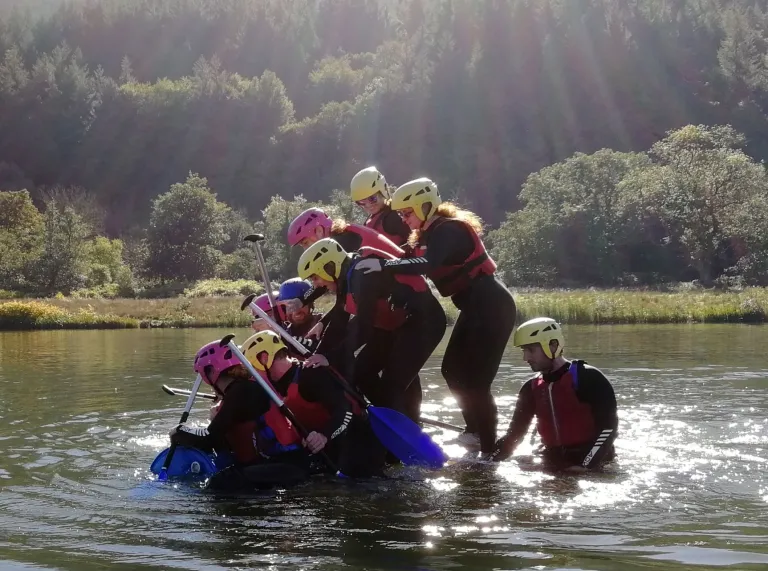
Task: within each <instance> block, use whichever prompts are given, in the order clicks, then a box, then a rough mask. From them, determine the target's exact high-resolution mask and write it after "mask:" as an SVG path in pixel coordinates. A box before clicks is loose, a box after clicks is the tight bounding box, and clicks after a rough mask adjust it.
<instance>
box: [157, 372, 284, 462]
mask: <svg viewBox="0 0 768 571" xmlns="http://www.w3.org/2000/svg"><path fill="white" fill-rule="evenodd" d="M270 404H271V401H270V400H269V397H268V396H267V394H266V393H265V392H264V390H263V389H262V388H261V387H260V386H259V385H258V383H256V382H254V381H251V380H249V379H236V380H234V381H232V382H231V383H230V384H229V386H228V387H227V389H226V391H225V392H224V397H223V398H222V400H221V405H220V406H219V410H218V412H217V414H216V416H215V417H214V418H213V420H212V421H211V422H210V424H209V425H208V427H207V428H191V427H189V426H186V425H184V424H182V425H180V426H179V429H178V431H177V432H176V434H174V435H173V437H172V438H171V442H175V443H176V444H177V445H179V446H188V447H191V448H198V449H200V450H203V451H206V452H210V451H212V450H217V451H223V450H227V451H229V450H230V449H231V447H232V446H231V444H232V443H231V442H230V441H229V440H228V439H227V437H228V435H231V433H232V431H233V429H235V427H236V426H237V425H240V424H244V423H255V422H256V421H257V420H258V419H259V418H260V417H261V416H262V415H263V414H264V413H266V412H267V411H268V410H269V407H270ZM244 448H247V446H244ZM257 454H258V451H256V450H255V449H254V451H253V456H252V458H248V456H249V454H242V455H241V457H240V458H236V462H238V463H240V464H248V463H250V462H252V461H255V460H256V459H257Z"/></svg>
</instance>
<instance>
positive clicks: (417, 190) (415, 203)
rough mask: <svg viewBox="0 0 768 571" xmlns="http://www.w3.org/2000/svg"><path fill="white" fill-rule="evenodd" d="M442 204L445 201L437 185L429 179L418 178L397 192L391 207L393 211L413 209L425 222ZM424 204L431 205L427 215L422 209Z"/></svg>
mask: <svg viewBox="0 0 768 571" xmlns="http://www.w3.org/2000/svg"><path fill="white" fill-rule="evenodd" d="M442 203H443V199H442V198H440V192H438V190H437V185H436V184H435V183H434V182H432V181H431V180H430V179H428V178H417V179H416V180H412V181H410V182H406V183H405V184H404V185H402V186H401V187H400V188H398V189H397V190H396V191H395V193H394V194H393V195H392V204H391V206H392V210H403V209H405V208H413V211H414V212H415V213H416V216H418V217H419V220H421V221H422V222H424V221H425V220H427V218H429V217H430V216H432V215H433V214H434V213H435V212H436V211H437V207H438V206H440V205H441V204H442ZM424 204H429V205H430V208H429V212H428V213H427V214H426V215H425V214H424V212H423V210H422V208H421V207H422V205H424Z"/></svg>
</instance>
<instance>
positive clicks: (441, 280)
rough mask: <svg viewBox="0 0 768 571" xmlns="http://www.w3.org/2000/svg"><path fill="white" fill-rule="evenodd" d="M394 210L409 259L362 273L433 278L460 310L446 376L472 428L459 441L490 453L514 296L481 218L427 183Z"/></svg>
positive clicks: (403, 192) (363, 266)
mask: <svg viewBox="0 0 768 571" xmlns="http://www.w3.org/2000/svg"><path fill="white" fill-rule="evenodd" d="M392 208H393V209H394V210H396V211H397V213H398V214H399V215H400V216H401V217H402V218H403V220H404V221H405V223H406V224H408V226H409V227H410V228H411V230H413V233H412V234H411V238H410V242H409V244H410V246H411V247H412V248H413V253H412V256H413V257H410V258H405V259H399V260H387V261H383V260H378V259H366V260H362V261H361V262H360V263H359V264H357V266H356V270H359V271H363V272H365V273H369V272H376V271H383V272H384V273H388V274H390V275H407V274H410V275H419V274H423V275H426V276H427V277H428V278H430V279H431V280H432V281H433V282H434V284H435V287H437V290H438V291H439V292H440V294H441V295H443V296H445V297H450V298H451V301H453V304H454V305H455V306H456V307H457V308H458V309H459V311H460V313H459V318H458V319H457V320H456V325H455V326H454V328H453V332H452V333H451V338H450V340H449V341H448V346H447V347H446V349H445V356H444V357H443V364H442V373H443V377H444V378H445V381H446V383H447V384H448V388H449V389H450V390H451V393H452V394H453V396H454V398H455V399H456V400H457V401H458V403H459V407H460V408H461V412H462V415H463V416H464V420H465V422H466V429H465V431H464V433H463V434H462V435H461V436H459V438H458V441H459V443H461V444H462V445H464V446H466V447H467V448H474V449H477V447H478V446H479V448H480V451H481V452H483V453H485V454H488V453H490V452H491V451H492V450H493V447H494V445H495V442H496V425H497V409H496V403H495V402H494V399H493V395H492V394H491V383H493V380H494V378H495V377H496V373H497V372H498V370H499V364H500V363H501V359H502V356H503V355H504V349H505V348H506V346H507V343H508V341H509V338H510V336H511V335H512V331H513V329H514V326H515V316H516V307H515V302H514V299H513V298H512V294H511V293H510V292H509V290H508V289H507V288H506V286H505V285H504V284H503V283H502V282H501V281H499V279H498V278H497V277H496V275H495V272H496V264H495V262H494V261H493V260H492V259H491V257H490V255H489V254H488V252H487V251H486V249H485V245H484V244H483V241H482V239H481V238H480V236H481V234H482V230H483V228H482V223H481V221H480V219H479V218H478V216H477V215H476V214H474V213H473V212H470V211H468V210H463V209H460V208H458V207H457V206H456V205H454V204H452V203H450V202H443V200H442V198H441V197H440V193H439V192H438V189H437V185H436V184H435V183H434V182H432V181H431V180H430V179H428V178H419V179H416V180H412V181H410V182H407V183H405V184H404V185H402V186H401V187H400V188H398V189H397V190H396V191H395V193H394V195H393V196H392Z"/></svg>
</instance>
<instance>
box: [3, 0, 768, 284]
mask: <svg viewBox="0 0 768 571" xmlns="http://www.w3.org/2000/svg"><path fill="white" fill-rule="evenodd" d="M10 4H11V2H10V1H9V0H4V1H3V2H2V3H0V15H2V20H1V21H0V189H2V190H3V191H20V190H22V189H26V190H28V191H29V194H28V195H25V194H23V193H17V194H13V195H11V194H10V193H8V192H6V193H3V195H0V199H2V200H3V201H4V204H5V206H3V205H0V208H6V207H7V205H8V204H11V203H13V204H14V205H15V207H14V208H16V209H17V211H14V212H15V214H13V216H12V215H11V214H10V212H11V211H10V210H7V209H6V211H5V212H4V214H0V216H4V217H5V220H4V221H3V227H0V288H6V289H21V290H24V289H30V288H31V289H34V290H35V291H47V292H55V291H70V290H72V289H76V288H77V287H84V286H85V285H88V284H90V285H94V286H95V285H99V283H113V282H114V280H115V279H117V278H114V277H109V279H107V278H106V277H104V275H103V274H104V271H103V270H99V272H101V273H99V276H101V278H98V277H97V278H94V276H93V272H92V271H91V270H90V269H88V268H90V267H91V266H92V265H93V264H94V263H95V264H96V265H100V266H104V265H105V263H101V262H99V263H96V262H94V261H93V259H94V256H95V254H93V251H94V250H93V248H94V247H95V246H94V245H93V244H94V242H93V240H95V239H96V238H97V237H98V236H102V237H103V240H108V239H109V240H111V241H110V242H109V244H117V243H118V242H119V244H120V252H119V253H117V254H114V252H113V254H114V255H115V256H117V258H118V259H120V260H122V263H123V264H124V265H125V267H126V268H127V269H126V270H119V271H118V268H117V267H115V268H113V271H112V273H113V274H115V275H117V274H119V273H120V272H122V274H121V275H122V277H121V278H120V279H122V280H123V281H125V283H126V284H127V283H128V282H129V281H130V280H131V279H135V278H136V277H138V276H143V279H150V280H152V279H154V280H161V281H167V280H174V279H198V278H201V277H211V276H214V275H226V276H228V277H246V276H245V275H239V274H244V273H248V272H250V271H251V270H252V269H253V268H252V266H251V263H250V262H247V263H246V257H247V256H246V254H245V253H244V252H242V251H240V250H239V246H238V244H237V239H236V238H237V236H238V235H241V234H242V231H243V229H244V228H251V226H252V224H253V223H254V222H255V223H257V224H259V225H261V227H263V228H266V227H269V228H270V229H271V230H272V233H271V235H270V238H271V240H272V242H271V244H270V256H271V264H272V265H273V267H274V269H275V270H279V273H280V274H281V275H282V277H288V276H287V275H286V274H287V273H290V271H291V268H290V265H289V263H288V262H286V260H290V259H291V255H290V253H289V252H288V251H287V250H286V249H285V247H284V246H283V245H282V244H281V243H280V242H281V241H282V234H281V232H282V231H283V225H284V224H285V223H287V221H288V216H289V214H290V213H291V212H294V211H296V209H297V208H300V207H303V206H305V205H306V202H302V201H308V202H310V203H313V202H317V201H323V202H325V203H328V202H329V201H335V202H336V203H337V204H338V206H339V207H344V208H345V209H346V213H347V215H348V216H351V215H352V210H351V209H350V208H349V205H348V204H345V203H344V200H343V199H339V195H338V193H336V195H332V191H333V190H334V189H342V190H344V189H346V188H347V185H348V183H349V179H350V178H351V176H352V175H353V174H354V173H355V172H356V171H357V170H359V169H360V168H362V167H364V166H368V165H369V164H376V165H377V166H378V167H379V168H380V169H381V170H382V171H383V172H384V173H385V174H386V176H387V178H388V180H389V181H390V182H392V183H395V184H398V183H400V182H404V181H405V180H409V179H411V178H415V177H417V176H423V175H426V176H430V177H431V178H433V179H434V180H435V181H437V182H438V184H439V186H440V188H441V192H442V193H443V194H444V196H446V197H448V198H452V199H456V200H458V201H459V202H460V203H462V204H464V205H466V206H468V207H470V208H472V209H473V210H475V211H477V212H478V214H480V215H481V216H482V218H483V219H484V220H485V221H486V223H488V224H489V226H491V227H493V228H496V230H493V231H492V232H491V233H490V236H489V242H490V243H491V244H492V246H493V249H494V255H495V256H496V257H497V258H498V259H499V261H500V265H501V268H502V269H503V270H504V276H505V279H506V280H507V281H508V282H509V283H511V284H514V285H617V284H625V285H632V284H648V283H658V282H664V281H674V280H685V279H700V280H701V281H702V282H704V283H712V282H713V280H716V279H718V278H719V279H721V281H723V280H724V281H725V282H729V283H730V282H733V283H763V282H764V281H766V279H768V226H767V225H766V224H767V223H768V222H767V221H768V213H767V212H766V201H767V200H768V198H766V197H767V196H768V180H766V176H765V170H764V168H763V166H762V165H761V161H762V160H763V159H764V158H765V157H766V156H768V35H767V34H766V30H767V29H768V0H485V1H483V2H477V1H474V0H314V1H313V0H81V1H73V2H60V3H58V4H57V3H56V2H54V1H53V0H47V1H45V0H41V1H39V2H36V3H33V2H30V3H28V4H27V6H29V7H33V8H36V9H39V11H35V10H26V11H21V10H12V9H9V6H10ZM696 125H698V126H696ZM607 149H611V150H607ZM576 153H579V154H576ZM191 173H195V174H191ZM185 181H186V182H185ZM172 185H176V186H175V187H174V188H175V189H176V195H175V196H176V199H178V200H179V201H180V202H179V203H178V205H177V206H174V208H176V207H178V208H189V207H190V204H197V205H198V206H199V207H201V208H203V207H204V208H210V212H215V213H217V214H216V216H213V218H209V219H208V220H207V221H208V222H211V223H214V222H215V224H216V225H217V226H216V227H215V228H212V229H209V230H210V231H209V232H208V231H206V232H198V233H197V234H196V236H195V237H193V236H191V234H190V235H187V237H186V238H184V239H182V237H181V236H179V235H173V234H168V235H165V238H163V239H165V240H166V242H162V241H161V240H160V237H161V236H163V235H164V234H163V231H162V228H160V226H162V224H164V223H168V224H172V223H176V224H177V225H182V223H183V222H184V220H183V217H181V218H179V217H177V218H178V219H176V220H175V221H173V220H171V219H170V218H169V217H165V218H163V216H162V213H163V208H164V207H165V206H167V205H169V204H172V203H173V201H172V200H165V198H163V197H161V198H159V199H158V197H159V196H161V195H163V193H166V192H167V191H168V189H169V188H170V187H171V186H172ZM209 188H210V189H213V191H215V193H216V197H214V196H213V194H211V193H210V191H209V190H208V189H209ZM182 190H183V191H184V192H188V193H190V194H189V195H188V197H187V198H188V200H187V201H186V202H185V201H184V199H183V196H181V195H179V193H180V192H182ZM205 193H207V194H205ZM171 194H173V192H172V193H171ZM298 195H301V197H302V198H301V199H300V200H298V201H294V200H293V199H294V197H295V196H298ZM165 196H166V198H167V195H165ZM206 196H209V198H206ZM190 197H193V198H190ZM276 197H277V198H276ZM280 197H282V198H280ZM195 200H199V201H202V202H200V203H199V204H198V203H195V202H194V201H195ZM173 204H176V203H173ZM201 205H202V206H201ZM227 205H229V206H227ZM30 208H31V209H30ZM265 208H269V209H271V210H269V212H270V213H272V215H273V216H272V218H269V217H267V216H264V214H263V213H262V211H263V210H264V209H265ZM233 209H234V210H233ZM33 210H34V212H33ZM184 212H191V211H184ZM206 212H208V210H206ZM35 213H36V214H35ZM68 216H69V218H67V217H68ZM25 217H26V218H25ZM163 220H164V221H165V222H162V221H163ZM158 221H161V222H158ZM158 224H159V225H160V226H158ZM62 228H65V229H68V231H69V232H70V234H69V238H68V239H66V240H65V239H63V238H62V237H61V236H60V235H57V234H56V232H57V231H59V230H61V229H62ZM57 229H58V230H57ZM177 230H178V228H177ZM182 234H184V231H182ZM193 238H194V239H193ZM115 239H120V240H117V241H115ZM20 240H22V241H23V240H27V241H28V242H24V243H25V244H26V247H25V249H24V250H23V251H22V252H18V251H14V246H13V244H19V243H21V242H19V241H20ZM153 240H154V242H153ZM158 240H160V241H158ZM174 240H175V242H174ZM62 244H64V245H66V246H67V247H70V246H72V247H74V245H76V244H80V245H81V246H82V245H83V244H90V245H88V246H87V247H86V246H82V248H81V250H78V252H79V254H77V255H75V258H77V259H79V260H80V261H81V262H82V263H81V264H80V266H77V265H76V267H72V268H70V270H68V272H69V273H67V272H63V273H61V272H54V273H49V274H47V275H46V276H45V277H41V276H40V275H38V274H39V273H40V272H41V271H42V268H44V267H45V264H42V263H40V260H41V258H40V256H43V257H44V256H47V258H44V259H48V260H49V261H51V262H56V263H57V264H58V263H59V262H60V261H61V260H63V259H65V258H66V256H62V254H61V252H62V250H61V249H59V250H56V249H55V248H54V246H55V247H56V248H61V247H63V246H62ZM3 248H5V249H3ZM89 248H90V250H89ZM105 248H107V246H106V245H105V243H104V242H102V243H101V250H99V249H98V248H96V249H97V250H98V251H101V252H102V255H103V256H106V257H109V256H107V254H106V253H104V249H105ZM153 248H154V249H153ZM196 248H197V249H196ZM3 252H5V254H3ZM88 252H91V253H90V254H88V255H86V254H87V253H88ZM171 252H175V253H173V254H171ZM238 252H240V253H238ZM12 253H13V255H12ZM78 256H80V257H79V258H78ZM88 256H90V258H89V257H88ZM163 256H165V257H163ZM233 256H234V258H233ZM237 256H240V258H237ZM96 257H97V258H98V256H96ZM113 257H114V256H113ZM86 259H89V260H91V262H89V264H90V265H88V264H86V265H87V266H88V267H86V266H84V265H82V264H83V263H85V262H83V260H86ZM169 260H170V261H171V262H172V263H171V262H169ZM237 260H240V261H241V262H242V263H241V264H239V263H238V262H237ZM102 262H104V260H102ZM54 265H55V264H54ZM106 265H108V264H106ZM164 268H172V269H164ZM190 268H192V269H190ZM36 272H37V273H36ZM126 272H127V273H126ZM97 273H98V272H97ZM129 274H130V275H131V276H133V277H132V278H130V279H129V278H128V277H127V276H128V275H129ZM66 275H69V278H67V279H63V278H62V277H61V276H66ZM88 276H90V277H88ZM110 276H111V274H110ZM62 280H63V281H62ZM109 280H112V281H109Z"/></svg>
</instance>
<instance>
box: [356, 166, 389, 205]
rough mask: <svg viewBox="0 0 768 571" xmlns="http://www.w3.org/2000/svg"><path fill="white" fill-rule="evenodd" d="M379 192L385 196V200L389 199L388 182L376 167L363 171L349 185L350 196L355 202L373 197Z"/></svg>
mask: <svg viewBox="0 0 768 571" xmlns="http://www.w3.org/2000/svg"><path fill="white" fill-rule="evenodd" d="M377 192H380V193H381V194H383V195H384V198H389V192H388V191H387V180H386V179H385V178H384V175H383V174H381V173H380V172H379V169H377V168H376V167H368V168H365V169H363V170H361V171H360V172H359V173H357V174H356V175H355V176H353V177H352V182H350V183H349V195H350V196H351V197H352V200H353V201H354V202H357V201H358V200H363V199H365V198H368V197H369V196H373V195H374V194H376V193H377Z"/></svg>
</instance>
